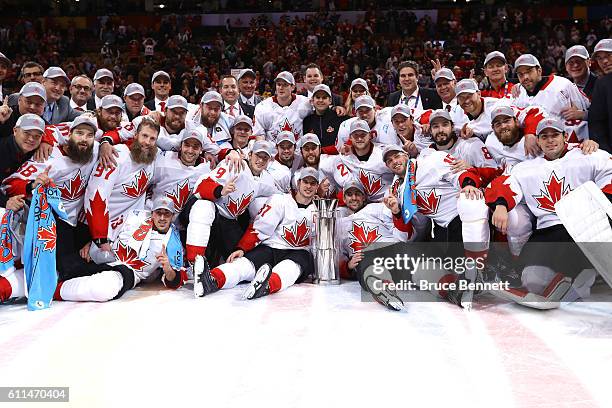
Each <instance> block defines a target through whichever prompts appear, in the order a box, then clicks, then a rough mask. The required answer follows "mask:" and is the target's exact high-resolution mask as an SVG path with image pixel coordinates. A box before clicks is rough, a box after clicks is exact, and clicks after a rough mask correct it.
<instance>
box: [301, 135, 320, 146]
mask: <svg viewBox="0 0 612 408" xmlns="http://www.w3.org/2000/svg"><path fill="white" fill-rule="evenodd" d="M306 143H314V144H316V145H317V146H321V141H320V140H319V136H317V135H315V134H314V133H306V134H305V135H304V136H302V137H300V140H299V142H298V147H299V148H300V149H301V148H302V147H304V146H305V145H306Z"/></svg>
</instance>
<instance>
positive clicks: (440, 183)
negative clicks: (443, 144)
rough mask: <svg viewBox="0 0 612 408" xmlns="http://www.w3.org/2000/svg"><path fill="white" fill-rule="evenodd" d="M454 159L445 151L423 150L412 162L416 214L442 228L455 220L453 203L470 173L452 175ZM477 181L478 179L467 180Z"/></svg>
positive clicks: (455, 212)
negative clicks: (414, 172)
mask: <svg viewBox="0 0 612 408" xmlns="http://www.w3.org/2000/svg"><path fill="white" fill-rule="evenodd" d="M454 160H455V158H454V157H453V156H451V155H450V154H448V153H446V152H440V151H437V150H434V149H425V150H423V151H422V152H421V154H419V156H418V157H417V159H416V174H415V184H414V188H415V190H416V192H417V207H418V209H419V212H420V213H421V214H423V215H426V216H428V217H429V218H431V219H432V220H433V221H434V222H435V223H436V224H438V225H439V226H441V227H444V228H446V227H447V226H448V224H450V222H451V221H452V220H453V219H454V218H455V217H457V215H458V214H459V213H458V212H457V200H458V199H459V191H461V184H462V182H463V180H464V179H465V178H466V177H469V176H470V175H472V173H470V172H467V171H463V172H459V173H453V172H452V170H451V163H452V162H453V161H454ZM470 178H472V179H474V180H475V181H479V177H478V176H473V175H472V177H470Z"/></svg>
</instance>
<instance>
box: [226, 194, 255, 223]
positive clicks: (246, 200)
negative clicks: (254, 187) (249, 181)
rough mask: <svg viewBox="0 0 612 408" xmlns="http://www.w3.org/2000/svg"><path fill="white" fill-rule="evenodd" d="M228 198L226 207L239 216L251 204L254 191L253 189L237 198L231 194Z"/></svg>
mask: <svg viewBox="0 0 612 408" xmlns="http://www.w3.org/2000/svg"><path fill="white" fill-rule="evenodd" d="M227 199H228V201H227V204H225V208H226V209H227V211H228V212H229V213H230V214H232V215H233V216H234V217H238V216H239V215H240V214H242V213H243V212H244V210H246V209H247V207H248V206H249V204H251V200H252V199H253V191H251V192H250V193H249V194H248V195H246V194H243V195H241V196H240V198H238V199H237V200H233V199H232V197H231V196H230V197H227Z"/></svg>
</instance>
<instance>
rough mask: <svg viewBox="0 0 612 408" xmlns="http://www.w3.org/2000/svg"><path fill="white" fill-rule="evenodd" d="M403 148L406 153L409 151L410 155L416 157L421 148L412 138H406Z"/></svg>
mask: <svg viewBox="0 0 612 408" xmlns="http://www.w3.org/2000/svg"><path fill="white" fill-rule="evenodd" d="M402 148H403V149H404V151H405V152H406V153H408V157H411V158H415V157H417V156H418V155H419V149H418V148H417V146H416V144H415V143H414V142H413V141H412V140H406V141H405V142H404V144H403V145H402Z"/></svg>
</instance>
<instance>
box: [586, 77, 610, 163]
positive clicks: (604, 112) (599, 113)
mask: <svg viewBox="0 0 612 408" xmlns="http://www.w3.org/2000/svg"><path fill="white" fill-rule="evenodd" d="M610 112H612V74H607V75H603V76H600V77H598V78H597V81H595V89H594V90H593V97H592V99H591V106H590V107H589V138H590V139H592V140H594V141H596V142H597V143H599V148H600V149H602V150H605V151H607V152H608V153H612V114H610Z"/></svg>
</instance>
